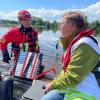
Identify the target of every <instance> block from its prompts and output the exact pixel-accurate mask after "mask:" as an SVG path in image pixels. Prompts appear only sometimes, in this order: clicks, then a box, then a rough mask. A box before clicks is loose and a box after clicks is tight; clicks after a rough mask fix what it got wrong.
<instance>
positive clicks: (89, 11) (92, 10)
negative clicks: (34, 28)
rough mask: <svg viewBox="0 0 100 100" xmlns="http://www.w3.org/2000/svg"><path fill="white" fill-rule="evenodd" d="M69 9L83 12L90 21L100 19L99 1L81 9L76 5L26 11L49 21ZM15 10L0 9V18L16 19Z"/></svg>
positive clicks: (56, 18) (57, 17)
mask: <svg viewBox="0 0 100 100" xmlns="http://www.w3.org/2000/svg"><path fill="white" fill-rule="evenodd" d="M71 10H72V11H73V10H74V11H82V12H84V13H85V15H86V16H87V17H88V20H89V21H90V22H91V21H94V20H98V19H100V1H99V2H97V3H95V4H92V5H90V6H88V7H86V8H83V9H79V8H76V7H75V8H74V9H66V10H57V9H46V8H40V9H28V11H30V12H31V14H32V16H37V17H41V18H43V19H44V20H50V21H52V20H59V18H60V16H62V15H63V13H64V12H66V11H71ZM17 12H18V10H16V11H9V12H3V11H0V18H1V19H10V20H17V18H16V14H17Z"/></svg>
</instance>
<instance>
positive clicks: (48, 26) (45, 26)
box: [0, 16, 100, 36]
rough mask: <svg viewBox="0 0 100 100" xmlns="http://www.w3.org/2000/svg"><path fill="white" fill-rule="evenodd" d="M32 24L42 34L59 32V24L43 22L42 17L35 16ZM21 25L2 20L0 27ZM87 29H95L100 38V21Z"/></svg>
mask: <svg viewBox="0 0 100 100" xmlns="http://www.w3.org/2000/svg"><path fill="white" fill-rule="evenodd" d="M31 23H32V25H33V27H34V28H37V29H38V30H39V31H40V32H42V31H43V30H53V32H56V31H58V26H59V22H57V21H56V20H54V21H53V22H50V21H48V20H43V19H42V18H40V17H36V16H33V17H32V19H31ZM16 25H19V23H18V21H13V20H0V26H8V27H9V26H16ZM86 26H87V27H90V28H93V29H95V30H96V34H95V35H99V36H100V21H99V20H96V21H93V22H92V23H88V22H87V23H86Z"/></svg>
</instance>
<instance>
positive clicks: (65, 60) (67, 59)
mask: <svg viewBox="0 0 100 100" xmlns="http://www.w3.org/2000/svg"><path fill="white" fill-rule="evenodd" d="M93 33H95V30H93V29H84V30H82V31H81V32H79V33H78V34H77V36H75V37H74V38H73V40H72V41H71V42H70V44H69V46H68V48H67V50H66V52H65V54H63V55H62V64H63V70H64V71H65V72H66V69H67V66H68V63H69V62H70V55H71V47H72V46H73V45H74V44H75V43H76V42H77V41H78V40H80V38H83V37H86V36H90V35H92V34H93Z"/></svg>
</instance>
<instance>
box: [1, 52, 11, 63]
mask: <svg viewBox="0 0 100 100" xmlns="http://www.w3.org/2000/svg"><path fill="white" fill-rule="evenodd" d="M2 56H3V62H5V63H9V60H11V58H10V56H9V53H8V51H7V50H2Z"/></svg>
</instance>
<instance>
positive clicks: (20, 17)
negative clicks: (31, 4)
mask: <svg viewBox="0 0 100 100" xmlns="http://www.w3.org/2000/svg"><path fill="white" fill-rule="evenodd" d="M26 18H32V17H31V14H22V15H18V19H19V20H20V21H22V20H23V19H26Z"/></svg>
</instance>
